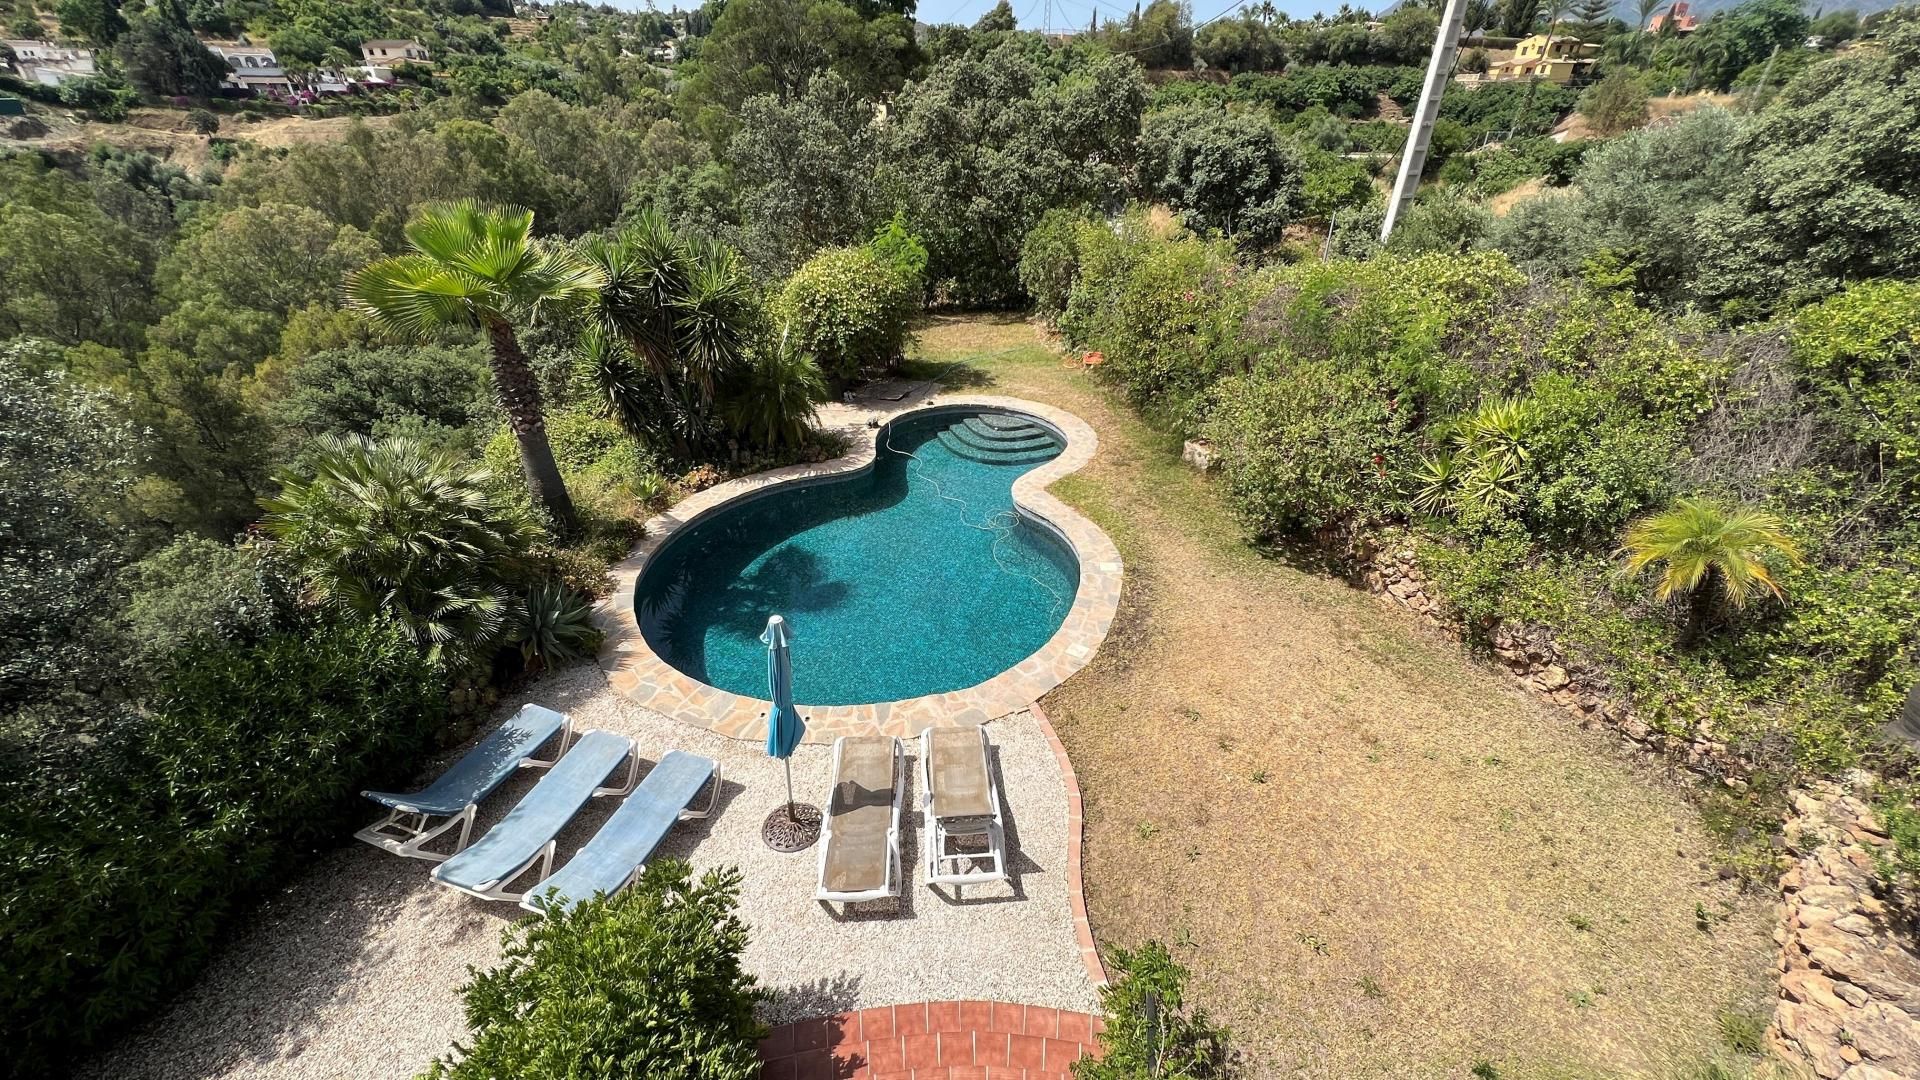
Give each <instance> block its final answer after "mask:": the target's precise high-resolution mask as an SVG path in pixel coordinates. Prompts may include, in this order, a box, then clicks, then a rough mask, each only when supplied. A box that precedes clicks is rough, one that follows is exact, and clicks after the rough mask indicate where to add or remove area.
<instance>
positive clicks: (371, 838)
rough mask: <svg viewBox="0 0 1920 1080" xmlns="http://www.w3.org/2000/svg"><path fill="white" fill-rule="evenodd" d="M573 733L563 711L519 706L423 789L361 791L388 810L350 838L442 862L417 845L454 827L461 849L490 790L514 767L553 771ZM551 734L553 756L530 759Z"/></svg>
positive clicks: (435, 855)
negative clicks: (431, 824)
mask: <svg viewBox="0 0 1920 1080" xmlns="http://www.w3.org/2000/svg"><path fill="white" fill-rule="evenodd" d="M572 731H573V719H572V718H571V717H569V716H567V715H566V714H565V713H557V712H554V711H553V710H552V709H548V708H543V707H541V706H539V705H522V706H520V711H519V712H517V713H514V714H513V715H512V716H511V717H509V718H508V719H507V721H506V722H505V723H503V724H501V725H500V726H499V727H497V728H495V729H494V730H493V733H492V734H490V735H488V736H487V737H486V738H484V739H482V740H480V742H479V744H478V745H476V746H475V747H474V748H473V749H471V750H469V751H467V753H466V756H465V757H462V758H461V759H460V760H459V761H456V762H454V763H453V767H452V768H450V769H448V770H447V771H446V772H444V773H441V774H440V778H439V779H438V780H435V781H434V782H433V783H431V784H429V785H428V786H427V787H426V789H425V790H422V791H416V792H413V793H412V794H401V793H398V792H392V791H363V792H361V793H360V794H362V795H365V796H366V797H367V798H369V799H372V800H373V801H374V802H377V803H379V804H380V805H381V806H384V807H387V808H388V809H389V810H390V811H391V812H390V813H389V814H387V816H386V817H385V818H382V819H381V820H379V821H376V822H374V823H373V824H372V825H369V826H367V827H366V828H364V829H361V830H360V831H359V832H357V833H354V834H353V835H354V836H355V837H357V838H359V839H361V840H365V841H366V842H367V843H369V844H372V845H373V846H374V847H377V848H381V849H383V850H386V851H391V852H393V853H394V854H395V855H404V856H406V857H407V858H410V859H426V860H428V861H430V862H441V861H443V860H445V859H446V858H447V856H445V855H441V854H439V853H437V852H432V851H422V850H420V848H421V845H423V844H426V843H429V842H431V841H432V840H433V839H434V838H435V837H437V836H439V835H440V834H441V833H444V832H446V831H447V830H448V829H451V828H453V827H454V826H455V825H458V826H460V843H459V846H457V847H455V848H454V851H455V852H459V851H463V850H465V849H466V846H467V837H468V836H469V835H470V834H471V833H472V832H473V817H474V812H475V808H476V807H477V806H478V805H479V802H480V800H481V799H484V798H486V797H487V796H488V795H490V794H492V792H493V789H494V788H497V787H499V786H500V784H501V782H503V781H504V780H506V778H507V777H509V776H511V775H513V773H514V770H516V769H522V768H536V769H547V768H552V767H553V763H554V762H556V761H558V760H560V755H561V754H563V753H565V752H566V749H567V736H568V735H570V734H571V733H572ZM555 735H558V736H559V739H558V740H556V741H555V742H554V748H553V756H552V757H551V758H537V757H534V756H533V752H534V751H535V750H538V749H540V747H542V746H544V745H545V744H546V742H547V740H549V739H552V738H553V737H554V736H555ZM437 817H443V818H446V819H447V820H446V821H444V822H442V823H441V824H439V825H436V826H434V827H433V828H428V827H427V822H428V820H429V819H431V818H437ZM409 819H411V820H409Z"/></svg>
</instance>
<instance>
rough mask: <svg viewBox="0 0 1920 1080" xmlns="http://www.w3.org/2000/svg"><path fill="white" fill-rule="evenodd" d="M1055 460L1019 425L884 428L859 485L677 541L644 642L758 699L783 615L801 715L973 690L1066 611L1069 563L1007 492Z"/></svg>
mask: <svg viewBox="0 0 1920 1080" xmlns="http://www.w3.org/2000/svg"><path fill="white" fill-rule="evenodd" d="M1060 449H1061V444H1060V440H1059V438H1058V436H1056V435H1055V434H1054V433H1053V432H1052V431H1051V430H1050V429H1047V428H1044V427H1041V426H1040V425H1038V424H1036V423H1034V422H1032V421H1030V420H1027V419H1026V418H1024V417H1017V416H1010V415H1005V414H992V413H964V412H946V411H942V412H934V413H929V414H926V415H921V416H913V417H909V418H906V419H903V420H900V421H897V422H895V423H894V424H893V425H892V426H891V427H890V428H889V429H888V431H886V432H883V433H882V438H881V446H880V454H879V457H878V460H876V461H875V463H874V466H873V468H872V469H871V470H869V471H867V472H865V473H861V474H859V475H857V476H852V477H848V478H844V479H839V480H831V481H826V482H823V483H818V484H812V485H807V486H802V487H792V488H776V489H774V490H773V491H772V492H770V493H769V494H766V495H763V496H760V497H759V498H756V499H753V500H751V501H749V502H747V503H744V504H740V505H736V506H732V507H728V508H725V509H722V510H720V511H718V512H716V513H715V514H713V515H711V516H709V517H707V518H705V519H703V520H701V521H698V522H696V523H694V524H693V525H691V526H689V527H688V528H687V529H685V530H683V531H682V532H681V533H679V534H678V535H676V536H675V537H674V538H673V540H672V541H670V542H669V543H668V545H667V546H666V548H664V549H663V550H662V551H661V552H660V553H659V554H658V555H657V556H655V558H654V559H653V561H652V562H651V563H649V564H648V566H647V569H646V572H645V573H644V574H642V575H641V578H640V582H639V585H638V587H637V588H636V589H635V590H634V594H635V596H634V599H635V605H636V608H637V614H638V616H639V622H640V629H641V632H642V633H643V634H644V635H645V636H646V639H647V642H648V644H650V645H652V646H653V649H654V651H655V652H657V653H659V654H660V656H661V657H663V658H664V659H666V660H667V662H668V663H671V664H672V665H673V666H674V667H676V668H678V669H680V670H681V671H682V672H685V673H686V674H688V675H691V676H693V677H694V678H696V679H699V680H700V681H702V682H705V683H707V684H709V685H712V686H717V687H720V688H721V689H723V690H731V691H733V692H735V693H741V694H749V695H752V696H754V697H762V698H764V697H765V696H766V694H767V653H766V647H765V646H763V645H761V644H760V633H761V631H762V630H763V629H764V628H765V627H766V623H767V616H769V615H773V614H776V613H777V614H779V615H782V616H784V617H785V618H786V620H787V624H788V626H789V628H790V630H791V634H792V648H793V683H794V696H795V697H796V698H797V699H798V701H799V702H800V704H803V705H861V704H869V703H873V702H881V701H896V700H899V699H901V698H909V697H918V696H920V695H922V694H938V693H944V692H946V691H949V690H958V689H961V688H963V687H968V686H972V685H974V684H976V683H979V682H983V681H985V680H986V679H989V678H991V677H993V676H994V675H997V674H999V673H1000V672H1002V671H1005V670H1006V669H1007V668H1010V667H1012V666H1014V665H1015V664H1017V663H1019V662H1020V661H1021V660H1023V659H1025V658H1026V657H1027V656H1029V655H1030V654H1032V653H1033V652H1034V651H1035V650H1036V649H1038V648H1039V647H1040V646H1041V645H1042V644H1044V643H1045V642H1046V640H1047V639H1048V638H1049V637H1052V636H1053V632H1054V631H1055V630H1057V629H1059V627H1060V623H1061V622H1062V621H1063V620H1064V619H1065V618H1066V614H1067V610H1068V609H1069V608H1070V607H1072V605H1073V596H1074V591H1075V589H1076V587H1077V585H1078V583H1079V577H1080V569H1079V563H1078V561H1077V560H1076V558H1075V557H1074V555H1073V552H1072V551H1071V550H1070V549H1069V548H1068V547H1067V546H1066V544H1065V543H1064V542H1062V541H1061V540H1060V539H1059V538H1058V537H1057V536H1055V535H1054V534H1053V533H1051V532H1049V531H1047V530H1046V529H1045V528H1044V527H1042V526H1038V525H1035V524H1033V523H1031V522H1028V521H1026V520H1025V519H1024V518H1022V517H1021V516H1019V515H1017V514H1015V513H1014V510H1013V498H1012V489H1013V481H1014V479H1015V478H1016V477H1018V476H1019V475H1020V474H1022V473H1024V472H1027V471H1028V470H1030V469H1032V468H1034V467H1035V466H1036V465H1038V464H1039V463H1040V462H1042V461H1046V460H1048V459H1050V458H1052V457H1055V456H1057V455H1058V454H1059V452H1060Z"/></svg>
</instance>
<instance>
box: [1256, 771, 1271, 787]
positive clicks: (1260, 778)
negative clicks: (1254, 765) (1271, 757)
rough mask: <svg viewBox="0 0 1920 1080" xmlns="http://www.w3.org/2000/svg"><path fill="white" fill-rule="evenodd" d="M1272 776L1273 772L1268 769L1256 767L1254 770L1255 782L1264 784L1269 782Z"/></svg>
mask: <svg viewBox="0 0 1920 1080" xmlns="http://www.w3.org/2000/svg"><path fill="white" fill-rule="evenodd" d="M1271 776H1272V774H1271V773H1269V772H1267V770H1265V769H1255V770H1253V782H1254V783H1256V784H1264V783H1266V782H1267V780H1268V779H1270V778H1271Z"/></svg>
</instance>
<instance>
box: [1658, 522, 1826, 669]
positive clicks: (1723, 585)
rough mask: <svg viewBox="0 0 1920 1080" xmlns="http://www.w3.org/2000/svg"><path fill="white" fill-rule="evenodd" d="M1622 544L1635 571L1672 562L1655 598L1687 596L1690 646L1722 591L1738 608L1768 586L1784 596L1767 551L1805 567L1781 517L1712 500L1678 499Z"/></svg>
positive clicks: (1686, 641)
mask: <svg viewBox="0 0 1920 1080" xmlns="http://www.w3.org/2000/svg"><path fill="white" fill-rule="evenodd" d="M1620 550H1621V553H1623V554H1625V555H1626V556H1627V572H1628V573H1631V574H1638V573H1640V572H1642V571H1644V570H1645V569H1646V568H1647V567H1649V566H1651V565H1653V564H1654V563H1665V564H1666V569H1665V570H1664V571H1663V572H1662V573H1661V575H1660V584H1659V586H1658V587H1657V588H1656V589H1655V590H1654V596H1655V598H1657V599H1660V600H1671V599H1673V598H1674V597H1676V596H1679V595H1682V594H1685V595H1686V596H1687V625H1686V629H1685V630H1684V631H1683V632H1682V636H1681V641H1682V643H1683V644H1688V645H1690V644H1692V643H1693V642H1694V641H1696V640H1698V638H1699V636H1700V633H1701V631H1702V630H1704V629H1705V628H1706V624H1707V619H1708V618H1709V617H1710V616H1711V615H1712V614H1713V607H1714V603H1715V602H1716V601H1717V600H1719V599H1721V598H1722V597H1725V599H1726V602H1727V604H1728V605H1729V606H1731V607H1733V608H1734V609H1736V610H1738V609H1740V608H1743V607H1745V606H1746V605H1747V601H1748V600H1750V599H1752V598H1753V597H1754V596H1756V595H1758V594H1759V593H1761V592H1762V591H1764V592H1768V593H1771V594H1772V595H1773V596H1774V597H1775V598H1776V599H1785V598H1786V592H1785V591H1784V590H1782V589H1781V588H1780V583H1779V582H1777V581H1775V580H1774V579H1773V573H1772V571H1771V570H1769V569H1768V567H1767V563H1766V557H1767V556H1768V555H1770V554H1771V555H1779V556H1783V557H1784V558H1786V559H1787V561H1789V562H1791V563H1792V564H1794V565H1795V566H1798V565H1800V548H1799V546H1798V545H1797V544H1795V543H1794V542H1793V538H1792V537H1790V536H1788V535H1787V532H1786V527H1785V526H1784V525H1783V524H1782V523H1781V521H1780V519H1779V518H1778V517H1776V516H1774V515H1773V514H1769V513H1767V512H1766V511H1764V510H1754V509H1750V508H1747V507H1738V506H1736V507H1728V506H1724V505H1722V504H1720V503H1718V502H1716V501H1714V500H1712V499H1679V500H1676V501H1675V502H1674V504H1673V506H1672V507H1670V508H1668V509H1666V510H1663V511H1661V512H1660V513H1658V514H1654V515H1652V516H1650V517H1645V518H1642V519H1640V520H1639V521H1637V522H1635V523H1634V524H1633V525H1632V526H1631V527H1630V528H1628V529H1627V535H1626V538H1625V541H1624V542H1623V543H1622V545H1621V549H1620Z"/></svg>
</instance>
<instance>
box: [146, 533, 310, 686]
mask: <svg viewBox="0 0 1920 1080" xmlns="http://www.w3.org/2000/svg"><path fill="white" fill-rule="evenodd" d="M268 550H269V549H268V546H267V545H263V544H257V543H256V544H246V545H243V546H241V547H229V546H227V545H226V544H222V543H220V542H218V541H215V540H208V539H206V538H205V537H199V536H183V537H180V538H179V539H177V540H175V541H174V542H173V543H171V544H168V545H167V546H166V547H164V548H161V549H160V550H159V551H156V552H154V553H153V554H151V555H148V556H147V557H146V558H144V559H141V560H140V561H139V562H137V563H135V564H133V565H132V566H130V567H128V568H127V572H126V575H125V577H126V586H127V591H128V594H129V595H128V599H127V606H126V609H125V611H124V612H123V617H124V620H125V622H126V636H127V648H128V652H129V654H130V655H131V656H132V657H133V659H134V661H135V665H136V666H137V667H142V668H144V669H147V670H151V671H154V672H159V671H164V670H165V669H166V668H167V667H168V666H169V665H170V664H171V663H172V662H173V660H174V657H176V656H177V655H179V654H180V653H182V652H184V651H186V650H188V649H191V648H194V647H196V646H202V645H206V644H209V643H212V642H227V643H232V644H247V643H252V642H256V641H259V640H261V639H263V638H265V637H266V636H267V635H269V634H273V633H277V632H281V631H286V630H292V629H294V628H295V625H296V623H297V621H298V603H297V601H298V596H297V592H298V590H297V587H296V586H295V583H294V582H293V581H292V580H291V572H290V569H291V568H289V567H287V566H286V565H285V564H284V563H283V562H282V561H281V560H279V559H276V558H272V557H270V556H269V555H268Z"/></svg>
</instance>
